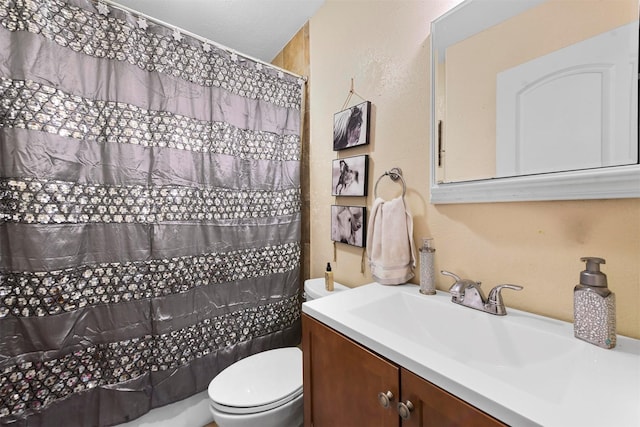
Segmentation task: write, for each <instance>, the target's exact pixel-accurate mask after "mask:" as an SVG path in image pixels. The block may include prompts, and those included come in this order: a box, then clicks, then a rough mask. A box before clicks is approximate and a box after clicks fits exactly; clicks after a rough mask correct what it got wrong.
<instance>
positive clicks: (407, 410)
mask: <svg viewBox="0 0 640 427" xmlns="http://www.w3.org/2000/svg"><path fill="white" fill-rule="evenodd" d="M412 411H413V403H411V401H410V400H407V403H404V402H400V403H398V414H400V418H402V419H403V420H408V419H409V417H411V412H412Z"/></svg>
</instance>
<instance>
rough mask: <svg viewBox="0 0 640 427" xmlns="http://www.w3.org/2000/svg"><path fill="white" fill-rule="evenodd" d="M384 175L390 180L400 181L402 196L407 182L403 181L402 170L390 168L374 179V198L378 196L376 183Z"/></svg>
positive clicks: (405, 190) (405, 191)
mask: <svg viewBox="0 0 640 427" xmlns="http://www.w3.org/2000/svg"><path fill="white" fill-rule="evenodd" d="M385 176H388V177H389V178H391V180H392V181H397V180H398V179H400V181H402V197H404V195H405V194H406V193H407V184H406V183H405V182H404V178H403V177H402V170H401V169H400V168H392V169H391V170H389V171H385V172H384V173H383V174H382V175H380V177H379V178H378V180H377V181H376V186H375V187H374V189H373V195H374V196H375V198H378V183H379V182H380V180H381V179H382V178H384V177H385Z"/></svg>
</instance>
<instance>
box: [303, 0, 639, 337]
mask: <svg viewBox="0 0 640 427" xmlns="http://www.w3.org/2000/svg"><path fill="white" fill-rule="evenodd" d="M457 3H458V1H457V0H440V1H437V0H429V1H416V0H381V1H372V0H368V1H364V0H362V1H356V0H351V1H344V0H327V2H326V3H325V5H324V6H323V7H322V8H321V9H320V10H319V11H318V13H317V14H316V15H315V16H313V18H312V19H311V21H310V26H309V35H310V59H311V69H310V76H311V79H312V81H313V84H312V85H311V87H310V90H311V93H310V110H311V111H313V114H312V115H311V118H310V119H311V123H310V137H311V139H310V149H309V153H310V164H309V174H310V211H311V226H310V233H311V254H310V256H311V276H312V277H320V276H321V275H322V274H323V271H324V266H325V265H326V262H327V261H332V260H333V254H334V249H333V244H332V242H331V240H330V218H329V211H330V205H331V204H335V203H338V204H354V205H365V204H366V205H367V206H368V207H369V208H370V207H371V204H372V202H373V194H372V193H373V186H374V183H375V181H376V179H377V178H378V177H379V176H380V174H381V173H383V172H384V171H385V170H388V169H391V168H392V167H400V168H401V169H402V170H403V172H404V177H405V179H406V181H407V185H408V191H407V196H406V200H407V202H408V205H409V208H410V210H411V211H412V213H413V216H414V237H415V238H416V240H419V239H420V238H421V237H423V236H433V237H434V238H435V245H436V248H437V252H436V269H438V270H440V269H446V270H450V271H453V272H456V273H458V274H460V275H462V276H465V277H468V278H472V279H475V280H480V281H482V282H483V283H484V284H483V287H484V288H485V289H486V290H487V289H489V288H491V287H493V286H494V285H496V284H500V283H516V284H520V285H523V286H524V287H525V290H524V291H521V292H505V295H504V298H505V301H506V304H507V305H508V306H512V307H516V308H519V309H523V310H526V311H531V312H535V313H539V314H543V315H546V316H551V317H555V318H559V319H563V320H567V321H571V320H572V318H573V287H574V286H575V285H576V284H577V282H578V278H579V272H580V271H581V270H582V269H583V265H582V263H581V262H580V257H582V256H600V257H603V258H606V260H607V264H606V265H605V266H603V267H604V270H605V272H606V273H607V275H608V277H609V284H610V288H611V289H612V290H613V291H614V292H615V293H616V296H617V305H618V315H617V320H618V332H619V333H620V334H623V335H629V336H633V337H636V338H640V315H639V311H640V310H639V308H640V199H632V200H595V201H567V202H564V201H561V202H535V203H493V204H461V205H432V204H430V203H429V151H428V146H429V134H430V130H429V86H428V85H429V46H428V36H429V23H430V22H431V21H432V20H433V19H435V18H436V17H438V16H439V15H441V14H442V13H444V12H445V11H446V10H448V9H449V8H451V7H452V6H453V5H455V4H457ZM351 78H353V79H354V89H355V91H356V92H357V93H358V94H359V95H361V96H363V97H364V98H366V99H367V100H369V101H371V102H372V104H373V109H372V110H373V111H372V133H371V135H372V141H371V144H370V145H368V146H364V147H358V148H354V149H350V150H346V151H342V152H338V153H336V152H334V151H333V150H332V126H333V122H332V121H333V114H334V113H335V112H337V111H339V110H341V109H342V105H343V103H344V101H345V99H346V97H347V95H348V92H349V89H350V84H351ZM359 101H360V99H359V98H357V97H354V98H353V102H354V103H355V102H359ZM359 154H369V156H370V164H369V168H370V169H369V170H370V176H369V190H370V196H369V197H368V198H366V199H365V198H334V197H331V174H330V170H331V161H332V160H333V159H335V158H337V157H348V156H353V155H359ZM399 188H400V186H399V185H397V184H395V183H393V182H391V181H390V180H388V179H385V180H384V181H382V182H381V183H380V187H379V193H380V194H379V195H381V196H383V197H384V198H386V199H389V198H391V197H393V196H395V195H396V194H397V190H398V189H399ZM336 255H337V261H336V262H335V263H332V264H333V266H334V272H335V279H336V280H337V281H338V282H341V283H344V284H346V285H349V286H359V285H362V284H366V283H369V282H371V281H372V278H371V275H370V272H369V270H368V268H367V269H366V270H365V273H364V274H362V273H361V272H360V265H361V257H362V250H361V249H358V248H354V247H351V246H346V245H342V244H339V245H337V254H336ZM416 271H419V270H416ZM414 282H415V283H417V279H414ZM449 285H450V279H448V278H446V277H443V276H438V277H437V286H438V289H441V290H446V289H448V287H449Z"/></svg>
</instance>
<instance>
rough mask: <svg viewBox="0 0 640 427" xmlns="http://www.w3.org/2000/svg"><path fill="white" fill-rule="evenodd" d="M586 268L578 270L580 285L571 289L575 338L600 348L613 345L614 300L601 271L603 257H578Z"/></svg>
mask: <svg viewBox="0 0 640 427" xmlns="http://www.w3.org/2000/svg"><path fill="white" fill-rule="evenodd" d="M580 260H581V261H584V262H586V263H587V269H586V270H584V271H582V272H581V273H580V284H579V285H577V286H576V287H575V288H574V290H573V318H574V319H573V333H574V335H575V337H576V338H579V339H581V340H584V341H587V342H589V343H591V344H595V345H597V346H599V347H603V348H613V347H615V346H616V299H615V294H614V293H613V292H611V291H610V290H609V288H608V287H607V276H606V274H604V273H602V272H601V271H600V264H605V260H604V259H602V258H595V257H584V258H580Z"/></svg>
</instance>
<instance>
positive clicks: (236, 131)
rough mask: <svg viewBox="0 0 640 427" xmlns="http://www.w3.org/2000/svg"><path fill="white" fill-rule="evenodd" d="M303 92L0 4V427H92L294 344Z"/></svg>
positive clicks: (89, 13)
mask: <svg viewBox="0 0 640 427" xmlns="http://www.w3.org/2000/svg"><path fill="white" fill-rule="evenodd" d="M302 84H303V82H302V81H301V80H299V79H296V78H295V77H292V76H289V75H284V74H283V73H281V72H278V71H277V70H275V69H271V68H268V67H266V66H263V65H262V64H259V63H254V62H252V61H251V60H247V59H245V58H241V57H238V56H237V55H234V54H230V53H228V52H225V51H222V50H219V49H217V48H215V47H214V46H210V45H208V44H207V43H203V42H201V41H199V40H195V39H192V38H190V37H188V36H185V35H182V34H180V33H179V31H177V30H175V29H170V28H164V27H162V26H159V25H156V24H154V23H150V22H146V21H145V20H144V19H142V18H140V17H137V16H134V15H132V14H129V13H127V12H124V11H121V10H118V9H115V8H112V7H110V6H107V5H105V4H101V3H95V2H91V1H88V0H68V1H61V0H0V422H1V423H2V424H11V425H15V426H21V425H24V426H26V425H29V426H37V425H51V426H59V425H65V426H74V425H78V426H80V425H81V426H92V425H95V426H98V425H111V424H117V423H121V422H124V421H127V420H131V419H134V418H136V417H138V416H140V415H142V414H143V413H145V412H146V411H148V410H149V409H151V408H153V407H157V406H161V405H165V404H167V403H170V402H173V401H176V400H179V399H182V398H185V397H187V396H189V395H191V394H193V393H195V392H198V391H201V390H204V389H205V388H206V387H207V384H208V383H209V381H210V380H211V378H213V377H214V376H215V375H216V374H217V373H218V372H219V371H220V370H222V369H224V368H225V367H226V366H228V365H229V364H231V363H232V362H234V361H235V360H237V359H239V358H241V357H245V356H248V355H250V354H253V353H255V352H258V351H262V350H267V349H270V348H275V347H281V346H287V345H295V344H297V342H298V340H299V334H300V300H299V268H300V218H301V217H300V215H301V214H300V179H299V175H300V110H301V102H302Z"/></svg>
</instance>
